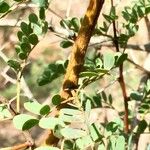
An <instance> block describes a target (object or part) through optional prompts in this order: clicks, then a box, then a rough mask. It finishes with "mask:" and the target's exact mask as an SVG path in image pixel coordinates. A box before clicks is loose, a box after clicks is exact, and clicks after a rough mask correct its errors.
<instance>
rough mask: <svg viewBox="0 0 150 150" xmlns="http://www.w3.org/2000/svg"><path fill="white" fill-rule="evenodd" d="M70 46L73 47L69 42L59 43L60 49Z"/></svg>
mask: <svg viewBox="0 0 150 150" xmlns="http://www.w3.org/2000/svg"><path fill="white" fill-rule="evenodd" d="M72 45H73V43H72V42H70V41H62V42H61V43H60V47H62V48H68V47H70V46H72Z"/></svg>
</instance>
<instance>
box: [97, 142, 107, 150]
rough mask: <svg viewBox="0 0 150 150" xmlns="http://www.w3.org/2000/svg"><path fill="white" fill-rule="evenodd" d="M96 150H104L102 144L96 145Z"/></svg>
mask: <svg viewBox="0 0 150 150" xmlns="http://www.w3.org/2000/svg"><path fill="white" fill-rule="evenodd" d="M97 150H106V148H105V145H104V144H103V143H102V144H100V145H98V149H97Z"/></svg>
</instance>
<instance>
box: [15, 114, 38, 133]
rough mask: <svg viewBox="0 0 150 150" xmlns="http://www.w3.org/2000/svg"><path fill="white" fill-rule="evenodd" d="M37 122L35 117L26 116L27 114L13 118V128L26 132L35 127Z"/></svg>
mask: <svg viewBox="0 0 150 150" xmlns="http://www.w3.org/2000/svg"><path fill="white" fill-rule="evenodd" d="M38 122H39V120H37V119H36V118H35V117H33V116H30V115H27V114H20V115H17V116H15V117H14V118H13V123H14V126H15V127H16V128H17V129H20V130H23V131H24V130H28V129H30V128H32V127H33V126H35V125H37V124H38Z"/></svg>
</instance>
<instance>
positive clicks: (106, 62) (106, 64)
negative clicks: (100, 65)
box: [103, 52, 115, 70]
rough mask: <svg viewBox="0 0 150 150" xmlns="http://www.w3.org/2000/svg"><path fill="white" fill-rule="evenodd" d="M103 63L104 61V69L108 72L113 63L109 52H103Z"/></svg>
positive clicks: (111, 54)
mask: <svg viewBox="0 0 150 150" xmlns="http://www.w3.org/2000/svg"><path fill="white" fill-rule="evenodd" d="M103 61H104V69H106V70H110V69H111V68H112V67H113V66H114V63H115V58H114V54H113V53H110V52H105V53H104V55H103Z"/></svg>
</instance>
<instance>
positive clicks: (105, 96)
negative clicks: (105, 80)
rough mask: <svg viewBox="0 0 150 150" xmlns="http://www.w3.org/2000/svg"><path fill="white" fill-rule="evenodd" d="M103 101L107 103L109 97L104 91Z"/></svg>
mask: <svg viewBox="0 0 150 150" xmlns="http://www.w3.org/2000/svg"><path fill="white" fill-rule="evenodd" d="M101 95H102V98H103V100H104V101H105V102H106V101H107V95H106V93H105V92H104V91H102V93H101Z"/></svg>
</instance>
